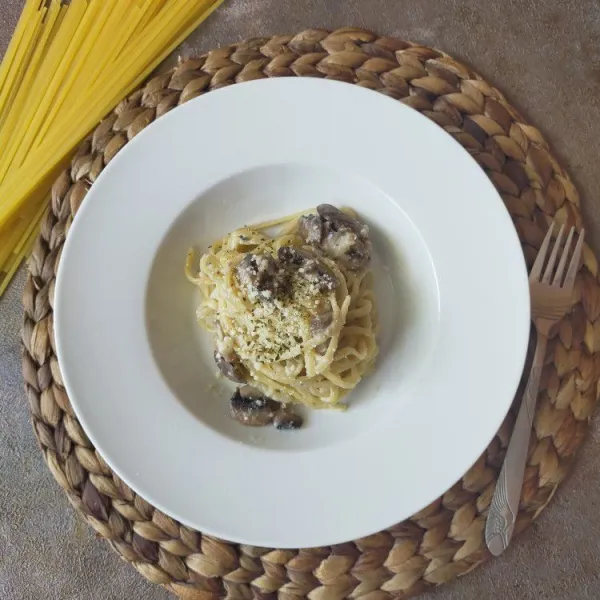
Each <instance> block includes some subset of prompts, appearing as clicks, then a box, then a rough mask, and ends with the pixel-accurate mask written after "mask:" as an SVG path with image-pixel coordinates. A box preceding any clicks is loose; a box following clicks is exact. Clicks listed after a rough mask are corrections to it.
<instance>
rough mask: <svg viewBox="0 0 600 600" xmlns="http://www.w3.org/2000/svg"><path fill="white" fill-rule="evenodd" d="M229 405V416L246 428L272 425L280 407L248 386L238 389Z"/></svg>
mask: <svg viewBox="0 0 600 600" xmlns="http://www.w3.org/2000/svg"><path fill="white" fill-rule="evenodd" d="M230 405H231V416H232V417H233V418H234V419H235V420H236V421H237V422H238V423H241V424H242V425H247V426H248V427H262V426H264V425H268V424H269V423H272V422H273V418H274V417H275V414H276V413H277V411H278V409H279V406H280V405H279V403H278V402H275V400H271V399H270V398H267V397H266V396H265V395H264V394H263V393H261V392H260V391H259V390H257V389H256V388H253V387H252V386H250V385H245V386H243V387H241V388H238V389H237V390H236V391H235V393H234V394H233V396H232V397H231V401H230Z"/></svg>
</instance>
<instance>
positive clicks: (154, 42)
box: [0, 0, 223, 223]
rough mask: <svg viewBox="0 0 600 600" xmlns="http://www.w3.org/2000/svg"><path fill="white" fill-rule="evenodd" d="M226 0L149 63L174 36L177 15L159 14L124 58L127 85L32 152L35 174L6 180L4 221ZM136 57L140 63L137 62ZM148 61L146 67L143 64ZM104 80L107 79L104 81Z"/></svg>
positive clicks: (0, 214) (0, 211)
mask: <svg viewBox="0 0 600 600" xmlns="http://www.w3.org/2000/svg"><path fill="white" fill-rule="evenodd" d="M187 1H188V0H175V2H174V4H176V5H178V7H179V9H181V7H182V5H185V3H186V2H187ZM222 2H223V0H217V1H216V2H215V3H214V4H213V5H212V6H209V7H208V8H206V9H205V10H204V12H202V13H201V14H200V15H196V17H195V19H194V21H193V22H192V23H189V21H188V25H187V27H186V29H185V30H183V31H180V33H179V34H178V35H177V37H176V38H175V39H173V40H172V41H171V43H170V44H169V46H167V47H166V48H164V50H163V51H162V52H159V53H157V55H156V58H155V59H154V60H152V61H151V62H150V63H149V62H148V59H147V57H146V55H144V54H143V53H144V52H145V51H146V52H147V51H148V50H149V49H150V50H152V49H153V48H161V47H163V46H161V45H159V44H161V43H165V42H166V40H165V38H166V37H170V35H171V30H170V29H169V28H168V25H169V23H170V21H171V20H173V19H174V18H175V17H174V16H172V15H167V16H166V17H165V19H164V20H162V19H159V18H158V17H157V19H156V23H153V24H152V25H153V27H151V31H149V32H148V38H146V40H144V41H145V43H144V44H142V43H140V45H139V47H138V50H137V52H135V53H133V52H132V53H131V55H130V56H128V59H129V60H127V61H123V64H122V65H121V68H120V72H119V74H118V75H117V76H116V79H118V80H120V81H122V82H123V83H122V85H123V87H121V88H119V89H118V91H114V90H111V89H108V90H103V92H102V93H101V94H100V95H99V98H98V99H97V100H96V101H95V102H94V103H93V105H92V106H91V107H89V108H88V111H89V112H84V113H83V114H82V115H80V118H79V119H78V121H77V124H76V125H75V126H73V125H71V127H70V128H69V129H68V130H67V132H62V136H61V139H60V140H56V139H52V138H51V139H50V140H48V141H47V142H45V143H44V144H42V145H41V146H40V147H39V148H38V149H37V151H34V152H32V153H31V154H30V156H29V157H28V160H27V162H26V163H25V165H27V169H28V172H29V173H30V174H31V175H32V176H31V177H29V178H22V177H19V173H18V171H17V172H16V173H14V174H13V176H12V177H10V178H8V177H7V179H6V181H5V184H6V185H3V186H0V193H3V194H5V198H6V202H5V203H4V204H1V203H0V223H2V222H4V221H5V220H6V219H7V218H9V217H10V215H11V214H13V213H14V211H15V210H16V209H18V206H19V204H20V202H22V201H24V198H26V197H27V196H28V195H29V194H30V193H31V191H32V189H34V187H35V185H36V183H37V181H38V180H39V178H42V177H46V176H47V175H48V174H49V173H50V172H51V171H50V170H51V169H52V165H53V164H54V162H55V160H56V158H57V159H58V160H62V159H64V157H65V156H66V155H67V154H68V153H69V152H70V150H71V148H72V147H73V145H74V144H76V143H77V141H78V140H79V139H81V138H82V137H84V136H85V135H86V134H87V133H88V132H89V131H90V129H91V128H92V127H93V126H94V125H95V124H96V123H97V122H98V120H99V119H100V118H102V116H103V115H104V114H105V113H106V112H107V110H110V108H111V107H112V106H114V105H115V104H116V102H117V101H118V100H119V99H120V98H121V97H122V96H123V95H126V94H127V93H128V92H129V91H130V90H131V89H133V88H134V87H135V86H136V85H138V84H139V83H141V81H142V80H143V79H145V78H146V77H147V76H148V74H149V73H150V72H151V71H152V69H154V67H155V66H156V65H157V64H158V63H159V62H161V61H162V60H163V59H164V58H165V57H166V56H167V55H168V54H169V53H170V52H171V51H172V50H173V48H174V47H175V46H177V45H178V44H179V43H180V42H181V41H182V40H183V39H185V37H187V36H188V35H189V33H191V31H193V29H195V27H196V26H197V25H198V24H199V23H200V22H202V21H203V20H204V19H205V18H206V17H207V16H208V15H209V14H211V13H212V12H213V11H214V10H215V9H216V8H217V7H218V6H219V5H220V4H221V3H222ZM207 4H208V2H205V3H203V4H202V6H203V7H205V6H206V5H207ZM173 14H174V15H175V16H179V13H178V12H177V11H175V10H173ZM159 16H160V15H159ZM136 60H137V63H136V62H135V61H136ZM140 63H141V64H142V69H143V70H142V71H141V72H140V73H139V75H137V76H136V77H135V78H134V79H133V81H123V79H124V77H123V73H127V72H137V71H134V68H135V67H137V66H138V65H140ZM144 64H145V66H143V65H144ZM100 81H101V82H103V80H100ZM99 87H101V86H99ZM46 145H47V146H46ZM46 147H49V148H53V149H55V152H54V155H53V156H48V152H47V151H46ZM55 157H56V158H55ZM30 163H31V164H30ZM25 165H24V167H25ZM29 169H31V170H29Z"/></svg>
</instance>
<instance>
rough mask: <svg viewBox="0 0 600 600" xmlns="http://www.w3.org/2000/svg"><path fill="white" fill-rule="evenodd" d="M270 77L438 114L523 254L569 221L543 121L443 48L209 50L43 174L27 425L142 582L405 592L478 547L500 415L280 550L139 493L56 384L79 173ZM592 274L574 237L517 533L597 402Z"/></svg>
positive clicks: (28, 332)
mask: <svg viewBox="0 0 600 600" xmlns="http://www.w3.org/2000/svg"><path fill="white" fill-rule="evenodd" d="M275 76H296V77H306V76H311V77H329V78H333V79H339V80H343V81H347V82H350V83H354V84H357V85H361V86H365V87H369V88H372V89H374V90H378V91H380V92H382V93H384V94H387V95H389V96H392V97H394V98H397V99H398V100H399V101H400V102H403V103H405V104H408V105H410V106H412V107H413V108H414V109H416V110H418V111H420V112H422V113H423V114H424V115H426V116H427V117H429V118H430V119H432V120H433V121H435V122H436V123H438V124H439V125H440V126H441V127H443V128H444V129H445V130H446V131H447V132H448V133H449V134H450V135H452V136H454V137H455V138H456V139H457V140H458V141H459V142H460V143H461V144H462V145H463V146H464V147H465V148H467V150H468V151H469V152H470V153H471V154H472V155H473V156H474V158H475V159H476V160H477V161H478V162H479V164H480V165H481V166H482V167H483V168H484V169H485V171H486V172H487V173H488V175H489V177H490V178H491V180H492V181H493V182H494V184H495V185H496V187H497V189H498V190H499V192H500V193H501V195H502V197H503V199H504V201H505V203H506V206H507V208H508V210H509V211H510V213H511V215H512V217H513V221H514V224H515V227H516V228H517V231H518V232H519V236H520V238H521V241H522V244H523V250H524V253H525V256H526V257H527V260H528V263H529V264H531V261H532V258H533V257H534V256H535V253H536V250H537V248H538V247H539V245H540V243H541V240H542V238H543V235H544V233H545V231H546V229H547V227H548V223H549V222H550V221H551V220H555V221H557V222H559V223H567V224H569V225H571V224H573V225H576V226H577V227H578V228H580V227H581V214H580V209H579V197H578V195H577V191H576V190H575V188H574V186H573V183H572V182H571V180H570V178H569V176H568V175H567V174H566V173H565V171H564V170H563V169H562V168H561V167H560V165H559V164H558V163H557V161H556V159H555V158H554V156H553V155H552V154H551V152H550V150H549V148H548V145H547V143H546V141H545V140H544V138H543V137H542V135H541V134H540V132H539V131H538V130H537V129H536V128H535V127H532V126H531V125H528V124H527V122H526V121H525V120H524V119H523V117H522V116H521V115H519V113H518V112H517V111H516V110H515V109H514V108H512V107H511V106H510V105H509V104H508V103H507V101H506V99H505V98H504V97H503V96H502V94H501V93H500V92H499V91H498V90H496V89H495V88H493V87H492V86H491V85H489V84H488V83H486V82H485V81H483V80H482V79H481V78H480V77H479V76H478V75H477V74H475V73H473V72H472V71H470V70H469V69H468V68H467V67H465V66H464V65H461V64H460V63H458V62H456V61H455V60H453V59H452V58H450V57H449V56H447V55H445V54H443V53H442V52H439V51H437V50H433V49H431V48H425V47H422V46H419V45H415V44H411V43H407V42H403V41H400V40H396V39H390V38H379V37H377V36H376V35H374V34H373V33H370V32H367V31H363V30H357V29H344V30H338V31H335V32H332V33H330V32H327V31H320V30H310V31H304V32H302V33H299V34H297V35H293V36H291V35H290V36H276V37H272V38H260V39H254V40H251V41H248V42H245V43H241V44H237V45H234V46H231V47H227V48H221V49H218V50H213V51H211V52H209V53H208V54H206V55H205V56H202V57H200V58H198V59H194V60H190V61H187V62H183V63H182V64H180V65H179V66H178V67H177V68H175V69H174V70H173V71H170V72H168V73H166V74H164V75H159V76H157V77H155V78H154V79H152V80H150V81H149V82H148V83H147V84H146V85H145V86H144V87H143V88H142V89H140V90H138V91H137V92H135V93H134V94H132V95H131V97H130V98H128V99H127V100H125V101H124V102H122V103H121V104H120V105H119V106H118V107H117V108H116V109H115V111H114V113H113V114H111V115H110V116H109V117H108V118H107V119H106V120H105V121H104V122H103V123H102V124H101V125H99V126H98V128H97V129H96V131H95V132H94V133H93V135H91V136H90V137H89V138H88V139H87V140H86V141H85V142H84V143H83V144H82V145H81V147H80V148H79V151H78V152H77V154H76V156H75V157H74V158H73V160H72V162H71V166H70V168H68V169H67V170H66V171H65V172H64V173H63V174H62V175H61V176H60V177H59V179H58V180H57V181H56V183H55V184H54V187H53V190H52V203H51V209H50V211H49V213H48V215H47V217H46V219H45V221H44V223H43V226H42V232H41V236H40V238H39V240H38V243H37V245H36V247H35V249H34V251H33V256H32V258H31V261H30V265H29V268H30V276H29V278H28V281H27V286H26V289H25V296H24V307H25V317H24V324H23V345H24V353H23V374H24V379H25V384H26V390H27V395H28V398H29V402H30V406H31V413H32V419H33V425H34V429H35V433H36V435H37V437H38V440H39V442H40V446H41V448H42V451H43V453H44V457H45V459H46V461H47V463H48V466H49V468H50V470H51V471H52V474H53V475H54V477H55V478H56V480H57V481H58V482H59V484H60V485H61V486H62V487H63V489H64V490H65V492H66V493H67V495H68V497H69V499H70V501H71V502H72V504H73V505H74V506H75V508H76V509H77V510H79V511H80V512H81V513H82V514H83V516H84V517H85V519H86V520H87V522H88V523H89V524H90V525H91V526H92V527H93V528H94V529H95V530H96V532H97V533H98V534H99V535H100V536H102V537H104V538H106V539H107V540H108V541H109V542H110V544H111V545H112V546H113V547H114V549H115V550H116V551H117V552H119V553H120V554H121V556H122V557H123V558H124V559H125V560H127V561H130V562H131V563H132V564H133V565H134V566H135V567H136V568H137V569H138V570H139V571H140V572H141V573H142V574H143V575H144V576H145V577H147V578H148V579H149V580H150V581H153V582H155V583H158V584H162V585H164V586H165V587H167V588H168V589H170V590H171V591H173V592H175V593H177V594H179V595H180V596H181V597H183V598H194V599H196V598H198V599H201V600H212V599H213V598H214V599H216V598H219V597H224V596H227V598H229V599H231V600H237V599H239V600H246V599H248V600H249V599H250V598H257V599H261V600H262V599H267V598H275V597H278V598H280V599H282V600H291V599H293V598H298V597H302V596H307V595H309V596H310V598H311V600H340V599H342V598H345V597H347V596H350V595H351V596H352V598H355V599H358V598H360V599H364V600H387V599H388V598H392V597H395V598H407V597H409V596H412V595H416V594H418V593H420V592H422V591H423V590H425V589H427V588H428V587H430V586H432V585H435V584H440V583H445V582H448V581H450V580H452V579H454V578H455V577H457V576H458V575H461V574H463V573H465V572H467V571H469V570H470V569H473V568H474V567H476V566H477V565H479V564H480V563H481V562H482V561H484V560H485V559H486V558H488V556H489V555H488V553H487V551H486V550H485V545H484V540H483V529H484V522H485V515H486V511H487V508H488V506H489V503H490V499H491V496H492V493H493V490H494V485H495V482H496V478H497V476H498V472H499V468H500V465H501V463H502V459H503V456H504V451H505V448H506V445H507V442H508V439H509V436H510V431H511V427H512V424H513V416H512V415H509V416H508V417H507V419H506V421H505V423H504V424H503V426H502V428H501V429H500V431H499V432H498V434H497V436H496V437H495V438H494V440H493V441H492V442H491V444H490V445H489V447H488V448H487V450H486V451H485V452H484V453H483V455H482V456H481V457H480V458H479V460H478V461H477V463H476V464H475V465H474V466H473V467H472V468H471V469H470V470H469V472H468V473H466V474H465V475H464V477H463V478H462V479H461V480H460V481H459V482H458V483H456V484H455V485H454V487H452V488H451V489H450V490H449V491H448V492H446V493H445V494H444V496H443V497H442V498H439V499H438V500H436V501H435V502H434V503H433V504H431V505H430V506H428V507H427V508H425V509H424V510H422V511H421V512H420V513H418V514H416V515H414V516H413V517H412V518H411V519H409V520H407V521H405V522H403V523H400V524H398V525H396V526H395V527H393V528H391V529H389V530H388V531H383V532H380V533H377V534H375V535H372V536H370V537H368V538H365V539H361V540H356V541H354V542H348V543H346V544H341V545H338V546H334V547H330V548H315V549H309V550H276V549H270V548H256V547H251V546H244V545H237V544H229V543H227V542H225V541H221V540H217V539H214V538H211V537H208V536H205V535H202V534H201V533H199V532H197V531H192V530H190V529H189V528H187V527H184V526H182V525H181V524H179V523H178V522H176V521H174V520H173V519H171V518H169V517H168V516H166V515H164V514H163V513H161V512H160V511H158V510H157V509H155V508H154V507H153V506H151V505H150V504H148V502H146V501H145V500H143V499H142V498H140V497H139V496H138V495H136V494H135V493H134V492H133V491H132V490H131V489H129V488H128V487H127V486H126V485H125V484H124V483H123V482H122V481H121V480H120V479H119V478H118V477H117V476H116V475H115V474H114V473H113V472H112V471H111V469H110V468H109V467H108V465H107V464H106V463H105V462H104V461H103V459H102V457H101V456H100V455H99V454H98V453H97V452H96V451H95V449H94V447H93V446H92V444H91V443H90V441H89V440H88V438H87V437H86V435H85V433H84V431H83V430H82V428H81V426H80V424H79V423H78V421H77V418H76V416H75V414H74V412H73V410H72V408H71V406H70V403H69V399H68V397H67V395H66V393H65V390H64V387H63V384H62V380H61V375H60V370H59V367H58V363H57V358H56V352H55V345H54V337H53V321H52V314H53V313H52V306H53V292H54V283H55V274H56V270H57V266H58V261H59V259H60V253H61V249H62V246H63V243H64V240H65V236H66V235H67V232H68V228H69V224H70V223H71V219H72V217H73V215H74V214H75V212H76V211H77V209H78V207H79V206H80V204H81V202H82V201H83V199H84V197H85V195H86V192H87V190H88V188H89V186H90V184H91V183H93V182H94V180H95V179H96V177H98V174H99V173H100V172H101V171H102V169H103V168H104V166H105V165H106V164H107V163H108V162H109V161H110V160H111V159H112V158H113V157H114V156H115V154H116V153H117V152H118V151H119V149H120V148H122V147H123V146H124V145H125V144H127V142H128V141H129V140H131V138H133V137H134V136H135V135H136V134H137V133H138V132H139V131H140V130H141V129H143V128H144V127H146V126H147V125H148V124H149V123H151V122H152V121H154V120H155V119H157V118H158V117H160V116H161V115H162V114H164V113H166V112H167V111H169V110H171V109H172V108H174V107H176V106H177V105H178V104H181V103H183V102H186V101H187V100H190V99H192V98H194V97H196V96H198V95H200V94H203V93H207V92H209V91H210V90H214V89H217V88H219V87H222V86H225V85H232V84H235V83H238V82H243V81H248V80H252V79H258V78H262V77H275ZM423 160H426V157H423ZM457 226H461V225H459V224H457ZM469 226H477V224H476V223H473V224H469ZM597 273H598V264H597V262H596V259H595V257H594V255H593V253H592V252H591V250H590V249H589V248H588V247H586V248H585V252H584V260H583V265H582V268H581V271H580V273H579V277H578V283H577V299H578V300H577V303H576V305H575V307H574V309H573V311H572V313H571V314H570V315H568V316H567V317H566V318H565V319H564V320H563V322H562V323H561V325H560V327H559V330H558V332H557V334H556V336H555V337H554V338H553V339H552V340H551V342H550V345H549V348H548V354H547V360H546V365H545V368H544V372H543V376H542V382H541V387H540V397H539V401H538V406H537V414H536V417H535V428H534V431H533V435H532V437H531V446H530V454H529V464H528V467H527V470H526V474H525V485H524V489H523V496H522V500H521V510H520V513H519V519H518V524H517V532H518V531H521V530H523V529H524V528H526V527H527V526H528V525H529V524H530V523H531V521H532V520H533V519H534V518H535V517H536V516H537V515H538V514H539V513H540V512H541V510H542V509H543V508H544V507H545V506H546V504H547V503H548V501H549V500H550V498H551V497H552V495H553V493H554V491H555V489H556V487H557V485H558V484H559V483H560V482H561V481H562V480H563V479H564V477H565V475H566V473H567V471H568V470H569V466H570V464H571V460H572V458H573V455H574V454H575V451H576V450H577V449H578V447H579V446H580V444H581V442H582V440H583V438H584V434H585V432H586V429H587V427H588V421H589V418H590V416H591V414H592V412H593V410H594V407H595V403H596V397H597V382H598V378H599V377H600V353H599V352H598V351H599V350H600V319H599V316H600V288H599V286H598V280H597ZM90 343H93V340H90ZM482 402H485V391H484V390H482Z"/></svg>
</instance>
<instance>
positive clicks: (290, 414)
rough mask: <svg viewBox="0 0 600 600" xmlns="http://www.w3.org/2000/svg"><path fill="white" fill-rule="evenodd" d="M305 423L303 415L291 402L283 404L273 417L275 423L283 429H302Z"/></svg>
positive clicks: (278, 427)
mask: <svg viewBox="0 0 600 600" xmlns="http://www.w3.org/2000/svg"><path fill="white" fill-rule="evenodd" d="M303 423H304V420H303V419H302V417H301V416H300V415H299V414H297V413H296V412H295V411H294V409H293V408H292V407H291V406H290V405H289V404H282V405H281V408H280V409H279V410H278V411H277V414H276V415H275V418H274V419H273V425H275V427H276V428H277V429H279V430H282V431H287V430H291V429H300V427H302V424H303Z"/></svg>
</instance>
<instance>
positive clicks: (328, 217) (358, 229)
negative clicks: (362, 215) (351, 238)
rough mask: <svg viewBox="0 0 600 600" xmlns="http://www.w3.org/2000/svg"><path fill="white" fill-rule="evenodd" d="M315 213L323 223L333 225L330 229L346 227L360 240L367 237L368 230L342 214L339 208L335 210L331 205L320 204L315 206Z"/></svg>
mask: <svg viewBox="0 0 600 600" xmlns="http://www.w3.org/2000/svg"><path fill="white" fill-rule="evenodd" d="M317 212H318V213H319V216H320V217H321V218H322V219H323V220H324V221H325V223H331V224H332V225H333V227H331V226H330V229H331V228H334V229H339V228H341V227H347V228H348V229H351V230H352V231H354V232H355V233H356V234H358V235H359V236H361V238H366V237H368V235H369V228H368V227H367V226H366V225H365V224H364V223H361V221H359V220H358V219H355V218H354V217H351V216H350V215H347V214H346V213H343V212H342V211H341V210H340V209H339V208H336V207H335V206H332V205H331V204H320V205H319V206H317Z"/></svg>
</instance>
